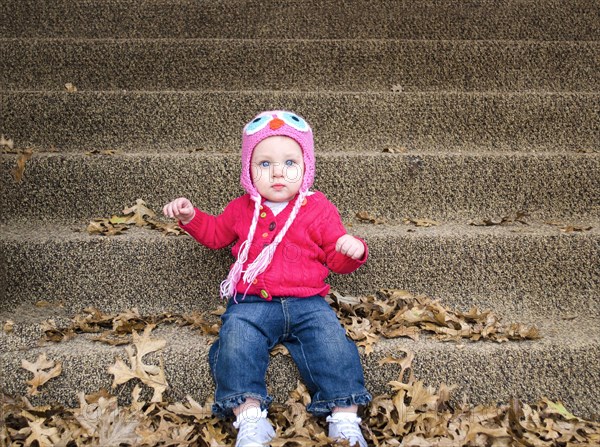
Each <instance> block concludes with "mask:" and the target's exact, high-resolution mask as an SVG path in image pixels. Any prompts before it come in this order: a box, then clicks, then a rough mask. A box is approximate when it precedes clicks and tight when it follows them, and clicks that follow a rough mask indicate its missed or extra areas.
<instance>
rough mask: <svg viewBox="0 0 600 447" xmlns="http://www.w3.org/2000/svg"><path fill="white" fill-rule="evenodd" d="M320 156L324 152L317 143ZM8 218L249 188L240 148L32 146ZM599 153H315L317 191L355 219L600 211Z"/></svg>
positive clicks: (6, 179)
mask: <svg viewBox="0 0 600 447" xmlns="http://www.w3.org/2000/svg"><path fill="white" fill-rule="evenodd" d="M317 153H319V151H318V150H317ZM0 163H1V166H2V170H1V172H2V175H1V176H0V188H1V189H2V191H3V194H2V196H1V197H0V206H1V208H2V210H3V211H2V216H1V217H0V222H7V221H11V220H18V221H24V222H27V221H29V220H31V219H40V220H46V221H51V220H53V219H59V220H68V221H79V222H87V221H86V219H92V218H95V217H104V216H107V217H110V215H112V213H118V212H120V211H121V210H123V209H124V208H125V207H129V206H131V205H132V204H134V203H135V200H136V199H137V198H142V199H144V200H145V201H146V202H147V203H148V204H149V206H151V207H152V208H153V209H155V210H157V211H159V210H161V209H162V207H163V206H164V204H166V203H167V202H169V201H170V200H173V199H174V198H175V197H180V196H186V197H188V198H190V200H192V201H193V202H194V203H195V204H196V205H197V206H198V207H199V208H200V209H203V210H205V211H207V212H209V213H213V214H215V213H218V212H221V210H222V209H223V208H224V206H225V205H226V203H227V202H228V201H229V200H231V199H233V198H234V197H237V196H238V195H240V193H242V191H241V189H240V187H239V170H240V161H239V156H238V155H237V154H233V153H228V154H219V153H212V152H198V153H192V154H183V153H164V154H143V153H140V154H131V153H123V154H116V155H111V156H106V155H93V156H91V155H79V154H61V153H34V155H33V156H32V158H31V159H30V160H29V161H27V163H26V167H25V172H24V175H23V179H22V180H21V182H19V183H17V182H16V181H15V179H14V178H13V176H12V175H11V171H12V170H13V169H14V167H15V166H16V156H15V155H6V154H5V155H2V156H0ZM599 173H600V156H599V154H597V153H589V154H585V153H584V154H579V153H571V154H566V153H508V152H507V153H488V152H464V153H449V152H444V153H437V154H436V153H426V152H408V153H403V154H387V153H386V154H384V153H373V152H349V153H332V152H322V153H319V155H318V156H317V176H316V181H315V188H316V189H318V190H321V191H323V192H324V193H325V194H326V195H327V196H328V197H329V198H330V199H331V200H332V201H333V202H334V203H335V204H336V205H337V206H338V208H339V209H340V212H341V214H342V216H344V217H353V216H355V215H356V213H357V212H359V211H364V210H366V211H369V212H371V213H372V214H374V215H375V216H377V217H384V218H388V219H402V218H406V217H426V218H430V219H441V220H446V221H452V220H457V221H468V220H471V219H485V218H491V217H503V216H506V215H508V214H510V213H514V212H516V211H520V210H525V211H528V212H529V213H530V214H531V216H532V217H535V218H539V219H558V218H587V217H594V216H596V217H597V216H598V214H599V212H600V210H599V209H598V201H597V198H598V196H599V195H600V175H599Z"/></svg>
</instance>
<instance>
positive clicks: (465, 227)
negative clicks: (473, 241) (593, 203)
mask: <svg viewBox="0 0 600 447" xmlns="http://www.w3.org/2000/svg"><path fill="white" fill-rule="evenodd" d="M115 214H118V213H117V212H115ZM98 217H99V218H102V217H103V216H98ZM106 217H107V218H108V217H110V216H106ZM508 217H510V216H508ZM513 217H514V216H513ZM488 218H492V217H490V216H482V219H488ZM493 218H498V220H500V219H501V218H502V216H495V217H493ZM159 219H160V220H162V221H164V222H175V221H174V220H167V219H165V218H163V217H162V216H159ZM407 219H427V216H421V217H416V218H414V217H410V216H407ZM525 220H526V221H527V224H522V223H518V222H506V223H505V224H490V225H474V224H471V223H470V222H457V221H445V222H444V221H439V222H438V221H436V222H437V225H432V226H429V227H426V226H419V225H417V224H413V223H410V222H406V223H405V222H402V221H394V220H390V221H386V222H385V223H379V224H370V223H362V222H361V221H360V219H358V218H354V219H347V220H345V221H344V223H345V224H346V225H347V228H348V230H349V232H350V233H354V234H361V235H364V236H365V237H366V238H376V237H399V238H421V237H435V238H439V237H450V238H457V237H478V236H497V237H508V238H521V237H548V236H552V237H555V236H557V235H561V234H565V233H564V232H561V231H560V230H559V227H561V225H557V224H563V225H562V226H565V227H566V226H577V227H581V226H585V227H588V226H589V227H591V229H590V230H586V231H582V232H579V231H573V233H572V236H573V237H580V238H586V237H591V238H596V237H598V236H599V235H600V218H597V217H594V216H589V217H587V218H581V217H577V218H574V219H571V220H569V219H567V218H565V217H561V218H560V222H559V221H556V222H554V221H552V220H550V219H549V220H548V222H546V221H540V220H531V221H529V220H528V219H527V218H525ZM473 221H474V222H475V223H479V221H478V220H477V219H473ZM88 223H89V221H87V220H85V219H83V220H81V221H79V222H73V221H70V220H62V221H42V220H31V221H28V222H27V223H23V222H22V221H16V222H11V221H8V222H0V240H3V241H7V242H9V241H10V242H31V243H44V242H71V241H94V240H96V241H100V240H105V239H111V240H112V241H114V242H115V243H119V242H123V243H126V242H135V241H139V242H142V243H145V242H146V241H148V240H152V241H155V242H161V241H163V242H165V243H173V242H172V241H174V240H177V239H179V238H181V237H174V236H165V235H163V234H162V233H161V232H159V231H150V230H147V229H143V228H137V227H130V228H129V229H128V230H127V231H125V232H124V233H123V234H120V235H117V236H110V237H106V236H100V235H91V234H88V233H87V231H86V228H87V225H88ZM407 230H414V231H407ZM185 237H188V236H185Z"/></svg>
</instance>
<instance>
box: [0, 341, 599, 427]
mask: <svg viewBox="0 0 600 447" xmlns="http://www.w3.org/2000/svg"><path fill="white" fill-rule="evenodd" d="M198 344H199V345H200V344H202V345H205V344H206V339H204V338H201V337H198ZM471 346H473V345H466V347H463V348H462V349H459V348H457V346H456V345H454V344H442V343H440V344H438V345H431V344H430V345H428V346H426V347H425V348H423V347H422V345H421V344H419V343H417V344H415V343H412V342H410V341H405V342H400V343H398V345H397V346H395V349H394V351H393V352H385V351H380V352H376V353H375V354H372V355H371V356H369V357H364V356H363V358H362V361H363V365H364V368H365V379H366V385H367V388H368V389H369V391H370V392H371V393H372V394H373V395H379V394H383V393H386V392H389V391H390V390H389V388H388V385H387V383H388V382H389V381H391V380H397V378H398V374H399V368H398V367H397V365H384V366H379V365H378V361H379V360H380V359H381V358H383V357H385V356H386V355H390V354H394V355H398V354H397V352H398V351H397V348H398V347H403V348H408V349H410V350H412V351H414V352H416V354H417V355H416V358H415V360H414V362H413V368H414V373H415V376H416V377H417V378H418V379H421V380H424V382H425V383H426V384H427V385H433V386H438V385H439V384H440V383H442V382H444V383H447V384H457V385H458V386H459V387H458V389H457V390H456V391H455V392H454V396H455V399H454V401H455V402H456V401H460V400H461V397H462V395H463V394H464V393H466V394H467V396H468V399H469V402H470V403H472V404H480V403H483V404H494V403H496V402H502V403H508V401H509V400H510V399H511V398H512V397H514V396H518V398H519V399H520V400H521V401H524V402H530V403H533V402H536V401H537V400H538V399H540V398H541V397H542V396H545V397H548V398H550V399H552V400H560V401H562V402H563V403H564V404H565V406H566V407H567V408H568V409H569V410H570V411H572V412H574V413H575V414H576V415H577V416H581V417H590V416H591V415H592V414H594V413H596V414H597V413H598V410H599V409H600V407H599V405H598V399H597V395H596V388H597V384H598V380H600V377H599V376H598V372H597V368H596V366H597V365H596V362H595V360H594V359H597V358H598V355H599V354H600V353H599V352H598V349H597V347H587V348H579V349H569V348H566V347H564V346H556V347H554V348H553V349H551V350H550V349H548V350H543V349H531V347H530V345H529V344H525V343H524V344H509V345H506V344H503V345H498V344H494V345H492V344H490V345H487V349H484V350H482V349H471ZM81 350H82V348H81V347H78V343H77V342H74V343H68V344H64V343H63V344H61V345H59V346H55V347H48V348H42V349H40V350H39V351H38V352H36V351H37V350H34V351H33V352H29V353H21V355H19V353H15V352H12V353H9V354H4V355H2V356H0V359H1V360H2V361H1V362H0V373H1V374H0V377H1V379H0V389H3V391H5V392H7V393H14V394H17V393H18V394H22V395H24V394H25V393H26V385H25V382H26V380H29V379H30V378H31V374H30V373H28V372H27V371H25V370H24V369H22V368H21V359H22V358H27V359H28V360H30V361H34V360H35V358H36V357H37V355H38V354H39V352H46V353H47V355H48V358H50V359H52V360H55V361H61V362H62V368H63V372H62V374H61V376H60V377H58V378H56V379H52V380H50V381H49V382H48V383H47V384H45V385H44V386H42V387H41V389H42V390H44V393H43V394H41V395H40V396H38V397H32V398H30V399H31V402H32V403H34V404H36V403H40V402H44V403H45V402H47V396H52V398H51V399H52V401H53V402H54V401H56V402H59V403H62V404H65V405H67V406H78V401H77V396H76V393H77V392H78V391H80V390H81V391H84V392H86V393H91V392H95V391H97V390H98V389H100V388H102V387H104V388H107V389H110V385H111V383H112V378H113V376H112V375H110V374H109V373H108V372H107V368H108V366H110V365H112V364H113V363H114V361H115V356H116V355H118V356H119V357H121V358H123V359H124V360H125V355H124V352H123V350H122V349H110V348H106V349H104V348H101V347H98V348H97V349H96V350H95V351H91V352H90V351H89V350H88V351H87V352H86V353H85V355H83V352H81ZM206 351H207V350H206V348H200V347H199V346H191V347H183V346H177V345H175V346H173V347H171V346H168V347H167V349H165V350H164V352H163V354H162V357H163V358H164V364H165V373H166V376H167V380H168V381H169V383H170V386H171V388H170V390H169V391H168V392H167V393H165V395H164V398H167V399H173V400H180V401H182V400H185V396H186V395H188V394H189V395H190V396H192V397H193V398H194V399H196V400H197V401H199V402H204V401H205V400H206V399H207V398H210V397H212V394H213V390H214V385H213V382H212V379H211V374H210V371H209V367H208V361H207V352H206ZM145 361H146V362H155V364H158V362H157V359H156V356H154V355H149V356H147V358H145ZM532 370H533V371H535V374H532V373H531V372H532ZM575 372H577V373H576V374H575ZM266 380H267V384H268V387H269V392H270V394H272V395H274V397H275V399H276V402H279V403H283V402H285V400H286V399H287V397H288V393H289V392H290V391H291V390H293V389H294V388H295V387H296V383H297V381H298V380H299V375H298V373H297V369H296V367H295V366H294V365H293V363H292V360H291V358H290V357H284V356H280V355H278V356H275V357H274V358H272V360H271V364H270V366H269V369H268V371H267V376H266ZM132 388H133V385H132V384H131V383H129V384H128V385H127V386H125V387H123V386H120V387H119V388H118V390H120V391H119V395H120V399H121V401H122V402H124V401H126V400H127V399H128V398H129V396H130V391H131V389H132ZM118 390H117V391H118ZM117 391H114V392H115V393H116V392H117ZM149 397H150V396H149V395H144V396H143V400H149Z"/></svg>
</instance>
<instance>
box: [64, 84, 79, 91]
mask: <svg viewBox="0 0 600 447" xmlns="http://www.w3.org/2000/svg"><path fill="white" fill-rule="evenodd" d="M65 89H66V90H67V92H69V93H75V92H76V91H77V87H75V86H74V85H73V84H72V83H70V82H67V83H66V84H65Z"/></svg>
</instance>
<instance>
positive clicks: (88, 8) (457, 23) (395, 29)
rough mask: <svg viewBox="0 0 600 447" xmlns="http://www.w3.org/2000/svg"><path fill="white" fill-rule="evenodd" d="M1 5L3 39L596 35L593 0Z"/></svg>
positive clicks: (15, 0) (34, 1)
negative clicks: (32, 37) (567, 0)
mask: <svg viewBox="0 0 600 447" xmlns="http://www.w3.org/2000/svg"><path fill="white" fill-rule="evenodd" d="M3 9H4V13H5V15H6V17H10V18H11V20H6V21H4V22H3V23H2V28H0V30H1V34H2V35H4V36H6V37H14V36H17V37H21V36H24V37H30V36H39V37H67V36H70V37H93V38H98V37H109V38H120V37H177V38H182V37H223V38H250V39H255V38H307V39H310V38H317V39H323V38H352V39H359V38H369V37H372V38H394V39H508V40H515V39H524V40H526V39H539V40H598V39H600V31H599V29H598V27H597V4H595V2H589V1H587V0H575V1H569V2H564V1H561V0H544V1H526V2H523V1H515V0H504V1H497V0H486V1H478V2H464V1H461V0H453V1H445V2H443V3H440V2H432V1H428V2H414V1H411V0H403V1H396V2H387V1H384V0H377V1H350V2H344V3H340V2H339V1H336V0H329V1H322V0H312V1H305V2H274V3H268V4H265V3H264V2H261V1H240V2H233V3H232V2H231V1H226V0H222V1H215V2H210V3H206V2H202V3H199V2H196V1H194V0H180V1H177V2H162V1H161V2H144V3H139V2H137V1H134V0H128V1H118V2H114V1H113V2H107V1H103V0H95V1H85V2H84V1H72V0H61V1H53V2H40V1H38V0H26V1H22V0H8V1H5V2H3ZM365 12H368V13H365Z"/></svg>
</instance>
